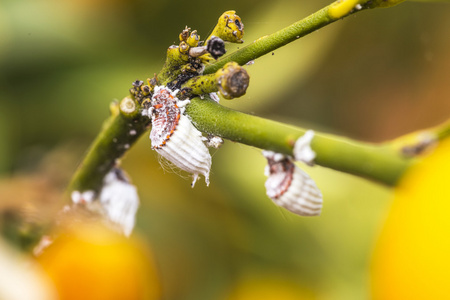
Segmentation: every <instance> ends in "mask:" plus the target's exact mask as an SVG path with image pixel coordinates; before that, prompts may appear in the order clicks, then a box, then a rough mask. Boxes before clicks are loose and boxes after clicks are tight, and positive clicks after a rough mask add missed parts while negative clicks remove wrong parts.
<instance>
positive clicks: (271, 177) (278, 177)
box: [264, 153, 322, 216]
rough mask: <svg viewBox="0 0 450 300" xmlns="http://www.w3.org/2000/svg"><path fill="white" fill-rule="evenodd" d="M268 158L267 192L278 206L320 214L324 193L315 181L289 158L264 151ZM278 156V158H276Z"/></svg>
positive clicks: (296, 212) (304, 213)
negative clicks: (281, 157) (280, 157)
mask: <svg viewBox="0 0 450 300" xmlns="http://www.w3.org/2000/svg"><path fill="white" fill-rule="evenodd" d="M264 156H266V158H267V160H268V163H269V164H268V166H267V168H266V170H267V171H268V178H267V180H266V183H265V187H266V192H267V195H268V196H269V198H270V199H272V201H273V202H274V203H275V204H277V205H278V206H281V207H284V208H286V209H287V210H289V211H291V212H293V213H295V214H297V215H302V216H316V215H320V212H321V209H322V194H321V192H320V190H319V188H318V187H317V186H316V184H315V182H314V181H313V180H312V179H311V178H310V177H309V176H308V174H306V173H305V172H303V171H302V170H301V169H300V168H299V167H297V166H296V165H295V164H294V162H293V161H292V160H291V159H289V158H284V159H282V160H280V159H279V157H277V156H275V155H272V154H269V155H267V153H264ZM275 158H276V159H275Z"/></svg>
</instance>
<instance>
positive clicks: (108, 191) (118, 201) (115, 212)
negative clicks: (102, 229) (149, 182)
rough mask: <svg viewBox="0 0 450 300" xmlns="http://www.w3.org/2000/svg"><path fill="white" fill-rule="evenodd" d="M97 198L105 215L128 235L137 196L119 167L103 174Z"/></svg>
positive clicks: (137, 204)
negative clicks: (101, 185)
mask: <svg viewBox="0 0 450 300" xmlns="http://www.w3.org/2000/svg"><path fill="white" fill-rule="evenodd" d="M99 200H100V204H101V205H102V207H103V210H104V212H105V215H106V217H107V218H108V219H109V220H110V221H112V222H113V223H115V224H117V225H118V226H119V228H120V229H121V231H122V232H123V233H124V234H125V235H126V236H129V235H130V234H131V232H132V231H133V228H134V225H135V222H136V213H137V210H138V208H139V196H138V193H137V189H136V187H135V186H134V185H132V184H131V183H130V182H129V181H128V178H126V177H125V175H124V174H123V172H122V171H121V170H120V169H113V170H111V171H110V172H109V173H108V174H107V175H106V176H105V178H104V179H103V187H102V190H101V192H100V195H99Z"/></svg>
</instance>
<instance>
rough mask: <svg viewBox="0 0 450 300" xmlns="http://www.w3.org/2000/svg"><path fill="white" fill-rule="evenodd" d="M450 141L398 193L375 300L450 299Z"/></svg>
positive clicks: (378, 253) (378, 255)
mask: <svg viewBox="0 0 450 300" xmlns="http://www.w3.org/2000/svg"><path fill="white" fill-rule="evenodd" d="M449 174H450V140H446V141H443V142H441V144H440V145H439V146H438V148H437V149H436V150H435V152H433V153H432V154H431V155H430V156H428V157H426V158H424V159H423V161H422V162H420V163H419V164H418V165H417V166H415V167H413V168H412V169H411V170H410V171H409V172H408V173H407V174H406V175H405V176H404V178H403V179H402V181H401V183H400V184H399V186H398V187H397V189H396V191H395V197H394V202H393V203H392V208H391V211H390V213H389V215H388V218H387V221H386V224H385V226H384V229H383V231H382V233H381V236H380V239H379V241H378V244H377V246H376V248H375V253H374V259H373V266H372V290H373V292H372V295H373V298H374V299H383V300H389V299H396V300H398V299H408V300H412V299H450V238H449V232H450V215H449V212H450V180H449V178H450V177H449Z"/></svg>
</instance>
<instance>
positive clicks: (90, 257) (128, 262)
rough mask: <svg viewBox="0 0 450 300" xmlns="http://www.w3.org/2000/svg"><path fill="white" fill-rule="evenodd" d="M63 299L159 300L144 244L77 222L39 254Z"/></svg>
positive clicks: (40, 260)
mask: <svg viewBox="0 0 450 300" xmlns="http://www.w3.org/2000/svg"><path fill="white" fill-rule="evenodd" d="M39 262H40V263H41V265H42V267H43V268H44V270H45V271H46V272H47V273H48V275H49V276H50V278H51V279H52V280H53V282H54V284H55V287H56V289H57V291H58V293H59V296H60V298H59V299H60V300H71V299H74V300H75V299H76V300H80V299H83V300H89V299H92V300H94V299H95V300H102V299H104V300H115V299H117V300H124V299H127V300H135V299H136V300H141V299H146V300H147V299H148V300H153V299H160V298H161V297H160V294H161V289H160V283H159V280H158V276H157V274H156V273H157V272H156V267H155V263H154V261H153V260H152V258H151V255H150V253H149V251H148V250H147V249H146V247H145V246H144V244H142V243H141V242H139V241H137V240H136V239H128V238H125V237H124V236H121V235H119V234H117V233H115V232H112V231H111V230H109V229H107V228H105V227H103V226H100V225H98V224H85V225H79V224H78V225H77V226H76V228H72V229H71V230H69V231H68V232H66V233H63V234H61V235H60V236H59V237H58V238H57V239H56V240H55V242H54V243H53V244H52V245H51V246H50V247H49V248H47V249H45V250H44V253H43V254H42V255H41V256H40V257H39Z"/></svg>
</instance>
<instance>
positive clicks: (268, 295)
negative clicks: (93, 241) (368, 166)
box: [0, 0, 450, 300]
mask: <svg viewBox="0 0 450 300" xmlns="http://www.w3.org/2000/svg"><path fill="white" fill-rule="evenodd" d="M328 3H329V2H328V1H322V0H320V1H319V0H315V1H294V0H279V1H267V0H258V1H253V0H240V1H235V0H228V1H204V0H192V1H173V0H172V1H150V0H127V1H125V0H110V1H107V0H65V1H57V0H1V2H0V197H1V198H0V212H2V213H3V218H2V224H0V226H3V227H2V228H3V229H2V231H3V232H4V233H8V230H6V229H4V228H6V227H8V226H9V224H10V222H16V218H15V217H14V216H13V217H11V214H10V213H9V211H15V210H16V211H20V212H21V213H24V214H26V218H27V220H30V219H31V220H32V221H33V222H37V223H39V222H45V218H48V215H47V214H46V213H45V211H46V209H45V208H48V207H50V206H52V205H53V204H55V203H56V205H58V204H60V202H59V201H61V200H60V199H62V193H63V191H64V187H65V186H66V184H67V182H68V180H69V179H70V175H71V174H72V173H73V172H74V170H75V168H76V166H77V164H78V163H79V162H80V160H81V158H82V156H83V153H84V152H85V151H86V149H87V147H88V146H89V144H90V142H91V141H92V140H93V139H94V138H95V136H96V134H97V133H98V132H99V130H100V128H101V125H102V122H103V120H105V119H106V118H107V117H108V114H109V112H108V107H109V103H110V102H111V101H113V100H117V99H121V98H123V97H124V96H126V95H127V91H128V89H129V88H130V87H131V83H132V82H133V81H134V80H136V79H141V80H146V78H148V77H151V76H153V74H154V73H155V72H158V71H159V69H160V68H161V67H162V65H163V63H164V60H165V51H166V49H167V47H168V46H170V45H172V44H176V43H178V34H179V33H180V32H181V30H182V29H184V27H185V26H186V25H188V26H189V27H191V28H192V29H197V30H198V32H199V34H200V36H201V37H202V38H206V37H207V35H208V34H209V33H210V32H211V30H212V28H213V27H214V25H215V23H216V21H217V18H218V17H219V16H220V15H221V14H222V12H224V11H225V10H230V9H233V10H236V11H237V13H238V15H239V16H240V17H241V18H242V20H243V23H244V25H245V36H244V40H245V42H246V43H249V42H251V41H253V40H255V39H256V38H258V37H260V36H262V35H266V34H270V33H272V32H274V31H276V30H278V29H281V28H283V27H285V26H287V25H289V24H291V23H293V22H295V21H297V20H299V19H301V18H303V17H305V16H307V15H309V14H310V13H312V12H314V11H316V10H318V9H320V8H321V7H322V6H324V5H326V4H328ZM449 14H450V5H449V4H446V3H420V2H406V3H403V4H401V5H399V6H396V7H393V8H389V9H378V10H372V11H366V12H362V13H358V14H356V15H355V16H351V17H349V18H346V19H344V20H342V21H338V22H336V23H335V24H332V25H330V26H328V27H326V28H323V29H321V30H319V31H317V32H315V33H313V34H311V35H308V36H306V37H304V38H302V39H300V40H298V41H296V42H294V43H292V44H290V45H288V46H286V47H284V48H282V49H279V50H276V51H274V52H273V53H272V55H266V56H265V57H262V58H260V59H258V60H257V61H256V62H255V63H254V64H253V65H251V66H248V67H247V70H248V72H249V73H250V76H251V80H250V87H249V89H248V92H247V95H245V96H244V97H242V98H240V99H235V100H233V101H227V100H222V101H221V103H222V104H223V105H225V106H229V107H232V108H235V109H238V110H241V111H245V112H248V113H251V114H255V115H259V116H263V117H267V118H271V119H275V120H278V121H281V122H286V123H290V124H294V125H298V126H303V127H307V128H312V129H314V130H317V131H323V132H329V133H335V134H340V135H344V136H348V137H351V138H355V139H360V140H364V141H368V142H381V141H384V140H388V139H392V138H395V137H397V136H399V135H402V134H406V133H408V132H411V131H414V130H418V129H421V128H426V127H430V126H434V125H437V124H439V123H440V122H442V121H444V120H446V119H447V118H448V116H449V115H450V101H448V99H449V98H450V85H449V82H450V81H449V79H450V78H449V74H450V51H448V49H450V39H449V38H448V37H449V36H450V19H449V18H448V16H449ZM236 47H239V46H236V45H230V47H229V48H228V51H232V49H235V48H236ZM212 155H213V165H212V172H211V178H210V179H211V185H210V187H209V188H206V186H205V185H204V184H203V182H199V183H197V186H196V187H195V188H194V189H191V188H190V179H189V178H188V177H187V176H186V174H182V175H183V176H179V174H176V173H175V172H169V171H167V170H164V169H163V168H162V167H161V166H160V164H159V162H158V158H157V155H156V153H155V152H153V151H152V150H151V148H150V141H149V140H148V138H147V136H143V137H142V138H141V139H140V140H139V142H138V143H137V145H136V146H135V147H133V148H132V149H131V150H130V151H129V153H128V154H127V155H126V157H125V158H124V159H123V167H124V169H125V170H126V171H127V173H128V174H129V175H130V177H131V178H132V181H133V183H134V184H135V185H136V186H137V187H138V191H139V194H140V199H141V208H140V211H139V214H138V220H137V226H136V233H135V234H136V236H139V237H140V239H141V240H143V241H144V243H145V244H146V245H147V246H148V247H149V248H151V250H152V253H153V255H154V257H155V260H156V263H157V265H158V267H157V268H158V272H159V274H160V275H159V276H160V280H161V282H162V287H163V293H164V297H165V298H164V299H168V300H178V299H183V300H191V299H192V300H202V299H205V300H208V299H219V300H221V299H287V300H289V299H367V298H369V295H370V291H369V290H370V286H369V266H370V258H371V253H372V249H373V246H374V243H375V241H376V238H377V236H378V233H379V231H380V228H381V226H382V224H383V222H384V220H385V217H386V214H387V211H388V209H389V205H390V202H391V189H389V188H387V187H384V186H380V185H378V184H375V183H371V182H368V181H366V180H363V179H360V178H356V177H354V176H350V175H346V174H343V173H340V172H336V171H333V170H329V169H325V168H322V167H313V168H306V167H305V170H306V171H307V172H308V173H309V174H310V175H311V177H312V178H313V179H314V180H315V181H316V183H317V185H318V186H319V188H320V189H321V190H322V192H323V195H324V208H323V212H322V215H321V216H320V217H317V218H302V217H298V216H296V215H293V214H291V213H289V212H287V211H285V210H282V209H280V208H279V207H277V206H275V205H274V204H273V203H272V202H271V200H270V199H269V198H267V197H266V195H265V189H264V181H265V176H264V175H263V170H264V166H265V159H264V158H263V157H262V156H261V154H260V150H258V149H254V148H251V147H248V146H245V145H240V144H236V143H233V142H226V143H225V144H224V146H223V147H222V148H221V149H219V150H213V151H212ZM336 159H339V158H338V157H337V158H336ZM5 212H8V213H5ZM49 215H50V214H49ZM5 216H7V217H5ZM8 216H9V217H8ZM5 220H6V221H5ZM19 223H20V222H19ZM20 226H24V227H23V228H21V230H23V231H24V232H26V231H27V230H28V231H29V230H32V229H30V228H28V227H27V226H25V225H23V224H22V225H20ZM5 239H6V240H8V241H14V243H16V244H21V246H23V247H25V246H27V245H26V243H27V241H23V240H21V239H18V240H17V239H15V238H14V236H8V234H6V236H5ZM24 244H25V245H24ZM261 295H262V296H261ZM252 297H253V298H252Z"/></svg>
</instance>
